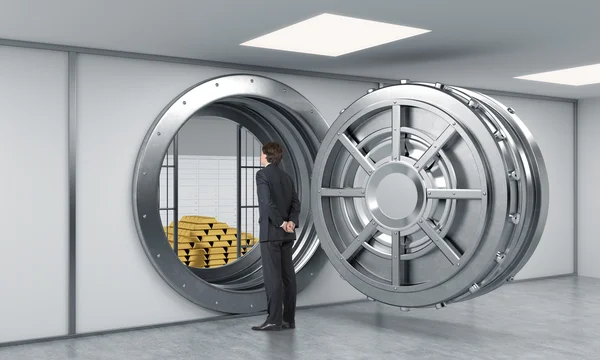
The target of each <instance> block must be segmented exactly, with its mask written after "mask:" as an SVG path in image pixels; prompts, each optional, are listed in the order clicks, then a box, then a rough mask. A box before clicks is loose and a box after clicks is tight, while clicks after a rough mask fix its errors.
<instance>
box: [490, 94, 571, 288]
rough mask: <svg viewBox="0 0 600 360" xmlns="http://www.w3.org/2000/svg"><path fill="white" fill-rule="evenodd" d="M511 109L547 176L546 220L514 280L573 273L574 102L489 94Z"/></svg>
mask: <svg viewBox="0 0 600 360" xmlns="http://www.w3.org/2000/svg"><path fill="white" fill-rule="evenodd" d="M493 97H494V98H495V99H497V100H498V101H500V102H502V103H503V104H504V105H506V106H509V107H511V108H513V109H514V110H515V112H516V115H517V116H519V118H520V119H521V120H522V121H523V122H524V123H525V125H526V126H527V128H528V129H529V131H531V133H532V134H533V137H534V138H535V140H536V141H537V143H538V145H539V147H540V149H541V151H542V156H543V157H544V161H545V162H546V167H547V171H548V179H549V188H550V191H549V197H550V202H549V211H548V220H547V222H546V227H545V230H544V233H543V235H542V238H541V240H540V243H539V245H538V247H537V249H536V251H535V253H534V254H533V255H532V257H531V259H530V260H529V262H528V263H527V264H526V265H525V266H524V267H523V269H522V270H521V271H520V272H519V273H518V274H517V276H515V279H527V278H536V277H542V276H553V275H562V274H572V273H573V272H574V245H573V244H574V239H573V229H574V221H573V210H574V209H573V200H574V195H573V194H574V193H573V189H574V184H573V171H574V170H575V168H574V161H573V159H574V158H573V156H574V143H573V131H574V129H575V128H574V117H573V115H574V113H573V112H574V106H575V104H574V103H567V102H558V101H547V100H532V99H524V98H514V97H505V96H493Z"/></svg>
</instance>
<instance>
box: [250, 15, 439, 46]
mask: <svg viewBox="0 0 600 360" xmlns="http://www.w3.org/2000/svg"><path fill="white" fill-rule="evenodd" d="M427 32H430V30H425V29H418V28H413V27H407V26H401V25H394V24H386V23H381V22H377V21H370V20H363V19H357V18H351V17H346V16H339V15H332V14H321V15H319V16H315V17H313V18H310V19H308V20H305V21H302V22H299V23H296V24H294V25H291V26H288V27H285V28H283V29H281V30H277V31H275V32H272V33H270V34H267V35H264V36H261V37H258V38H256V39H253V40H250V41H247V42H245V43H243V44H241V45H243V46H252V47H259V48H265V49H274V50H284V51H293V52H299V53H306V54H315V55H324V56H340V55H344V54H349V53H352V52H355V51H358V50H363V49H367V48H371V47H374V46H378V45H382V44H386V43H390V42H393V41H397V40H401V39H406V38H409V37H412V36H416V35H420V34H424V33H427Z"/></svg>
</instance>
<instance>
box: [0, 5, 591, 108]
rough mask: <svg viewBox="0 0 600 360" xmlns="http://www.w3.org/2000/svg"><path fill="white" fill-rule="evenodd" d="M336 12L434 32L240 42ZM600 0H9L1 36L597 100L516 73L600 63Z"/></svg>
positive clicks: (584, 90) (1, 15)
mask: <svg viewBox="0 0 600 360" xmlns="http://www.w3.org/2000/svg"><path fill="white" fill-rule="evenodd" d="M324 12H329V13H333V14H338V15H346V16H353V17H360V18H364V19H368V20H376V21H383V22H389V23H394V24H399V25H405V26H414V27H419V28H425V29H429V30H432V32H430V33H427V34H425V35H420V36H416V37H413V38H410V39H406V40H401V41H397V42H394V43H390V44H386V45H382V46H378V47H376V48H371V49H367V50H363V51H359V52H356V53H352V54H348V55H344V56H341V57H338V58H330V57H321V56H316V55H306V54H299V53H291V52H281V51H274V50H266V49H258V48H250V47H245V46H239V44H240V43H242V42H244V41H247V40H250V39H252V38H255V37H258V36H260V35H264V34H266V33H269V32H271V31H274V30H277V29H280V28H282V27H285V26H287V25H291V24H293V23H296V22H299V21H302V20H305V19H308V18H310V17H312V16H315V15H318V14H321V13H324ZM599 13H600V1H597V0H572V1H566V0H504V1H493V2H492V1H486V0H368V1H367V0H345V1H343V0H337V1H336V0H214V1H209V0H96V1H94V0H87V1H81V0H53V1H47V0H2V11H1V12H0V38H4V39H10V40H25V41H34V42H43V43H52V44H61V45H72V46H81V47H92V48H98V49H109V50H121V51H128V52H136V53H146V54H155V55H167V56H176V57H184V58H194V59H202V60H212V61H222V62H228V63H239V64H251V65H260V66H270V67H279V68H286V69H295V70H310V71H318V72H328V73H336V74H346V75H355V76H365V77H376V78H389V79H396V80H399V79H405V78H408V79H411V80H418V81H432V82H442V83H447V84H453V85H461V86H469V87H477V88H483V89H494V90H504V91H514V92H522V93H530V94H540V95H549V96H560V97H567V98H587V97H596V96H600V84H599V85H587V86H580V87H572V86H565V85H553V84H544V83H537V82H531V81H526V80H518V79H514V77H515V76H520V75H526V74H531V73H536V72H543V71H550V70H557V69H562V68H567V67H574V66H581V65H588V64H594V63H600V40H599V39H598V36H599V35H600V21H598V18H597V17H598V14H599Z"/></svg>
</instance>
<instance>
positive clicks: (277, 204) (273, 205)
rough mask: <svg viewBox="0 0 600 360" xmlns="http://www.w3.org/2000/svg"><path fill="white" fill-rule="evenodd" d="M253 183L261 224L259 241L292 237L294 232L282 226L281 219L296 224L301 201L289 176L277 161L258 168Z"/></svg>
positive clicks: (289, 238)
mask: <svg viewBox="0 0 600 360" xmlns="http://www.w3.org/2000/svg"><path fill="white" fill-rule="evenodd" d="M256 186H257V191H258V200H259V214H260V216H259V223H260V224H261V225H262V226H261V231H260V241H273V240H275V241H277V240H294V239H295V238H296V234H295V233H293V232H292V233H288V232H286V231H285V230H284V229H282V228H281V224H283V222H284V221H293V222H294V224H296V226H297V225H298V217H299V215H300V202H299V201H298V196H297V194H296V191H295V188H294V183H293V181H292V179H291V178H290V176H289V175H288V174H287V173H285V172H284V171H283V170H281V169H280V168H279V167H278V166H277V165H273V164H272V165H268V166H266V167H265V168H263V169H261V170H259V171H258V172H257V174H256ZM267 223H268V226H264V225H267ZM263 228H264V230H263Z"/></svg>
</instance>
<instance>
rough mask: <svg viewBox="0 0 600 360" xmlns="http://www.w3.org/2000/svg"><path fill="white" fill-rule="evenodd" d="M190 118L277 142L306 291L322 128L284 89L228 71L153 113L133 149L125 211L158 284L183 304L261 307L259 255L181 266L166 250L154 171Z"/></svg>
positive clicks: (315, 261) (319, 261)
mask: <svg viewBox="0 0 600 360" xmlns="http://www.w3.org/2000/svg"><path fill="white" fill-rule="evenodd" d="M193 116H197V117H200V118H202V117H203V116H211V117H213V118H214V117H220V118H223V119H227V120H231V121H234V122H237V123H238V124H240V125H242V126H244V127H245V128H247V129H248V130H249V131H250V132H252V133H253V134H254V135H255V136H257V138H258V139H259V140H261V141H267V140H279V141H280V142H281V143H282V144H283V146H284V147H285V150H286V153H287V154H288V156H287V157H286V159H285V160H284V162H283V163H282V166H283V167H284V168H285V170H286V171H288V172H289V173H290V174H291V175H292V176H294V178H295V180H296V184H297V188H298V196H299V197H300V200H301V201H302V203H303V204H304V206H303V209H302V212H301V214H300V227H299V229H298V231H297V234H298V240H297V241H296V242H295V244H294V255H293V256H294V265H295V269H296V272H297V276H298V290H299V291H300V290H302V288H304V287H306V286H307V285H308V284H309V283H310V282H311V281H312V279H314V277H315V276H316V274H317V273H318V270H319V269H320V267H321V266H322V265H323V264H324V262H325V261H326V258H325V256H324V254H323V253H322V251H320V250H319V249H318V248H319V240H318V238H317V236H316V232H315V229H314V226H313V220H312V215H311V212H310V206H308V205H309V202H310V174H311V172H312V166H313V161H314V158H315V156H316V153H317V151H318V148H319V145H320V143H321V140H322V139H323V137H324V136H325V134H326V132H327V130H328V125H327V123H326V122H325V120H324V119H323V117H322V115H321V114H320V113H319V111H318V110H317V109H315V107H314V106H313V105H312V104H311V103H310V102H309V101H308V100H307V99H306V98H304V97H303V96H302V95H301V94H299V93H298V92H297V91H295V90H294V89H292V88H290V87H289V86H287V85H285V84H283V83H280V82H278V81H275V80H272V79H270V78H266V77H262V76H256V75H244V74H235V75H229V76H223V77H219V78H214V79H209V80H207V81H205V82H202V83H200V84H197V85H195V86H193V87H191V88H189V89H187V90H186V91H184V92H183V93H182V94H181V95H179V96H178V97H177V98H176V99H174V100H173V101H172V102H171V104H169V105H168V106H167V107H166V108H165V109H164V110H163V112H162V113H161V114H160V115H159V116H158V118H157V119H156V120H155V121H154V123H153V124H152V126H151V127H150V129H149V131H148V133H147V135H146V138H145V139H144V142H143V143H142V145H141V148H140V152H139V155H138V159H137V162H136V166H135V171H134V179H133V210H134V219H135V222H136V228H137V230H138V234H139V238H140V241H141V243H142V245H143V247H144V250H145V252H146V254H147V256H148V258H149V259H150V261H151V263H152V265H153V266H154V268H155V269H156V270H157V272H158V273H159V274H160V275H161V276H162V277H163V279H164V280H165V281H166V282H167V283H168V284H169V285H170V286H171V287H172V288H173V289H175V290H176V291H177V292H178V293H179V294H181V295H182V296H184V297H185V298H187V299H188V300H190V301H192V302H194V303H196V304H198V305H200V306H203V307H205V308H208V309H212V310H217V311H222V312H226V313H251V312H257V311H262V310H264V309H266V298H265V296H264V285H263V280H262V271H261V266H260V253H259V251H258V250H252V251H251V252H249V253H248V254H247V255H245V256H244V257H242V258H240V259H239V260H238V261H235V262H233V263H232V264H231V265H227V266H223V267H221V268H217V269H193V268H188V267H187V266H185V265H184V264H183V263H181V261H180V260H179V258H178V257H177V255H176V254H175V252H174V251H173V249H171V247H170V245H169V243H168V241H167V238H166V235H165V233H164V230H163V228H162V224H161V220H160V214H159V207H158V204H159V192H158V191H157V189H158V187H159V174H160V170H161V165H162V162H163V159H164V157H165V154H166V153H167V149H168V147H169V145H170V144H171V142H172V140H173V138H174V136H175V135H176V134H177V133H178V131H179V129H180V128H181V127H182V126H183V125H184V124H185V122H186V121H187V120H188V119H190V118H191V117H193Z"/></svg>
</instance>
